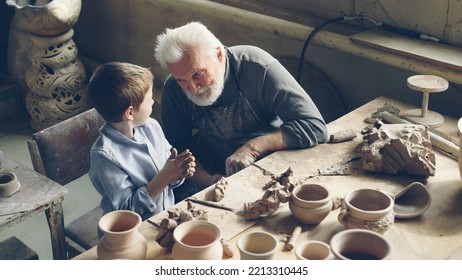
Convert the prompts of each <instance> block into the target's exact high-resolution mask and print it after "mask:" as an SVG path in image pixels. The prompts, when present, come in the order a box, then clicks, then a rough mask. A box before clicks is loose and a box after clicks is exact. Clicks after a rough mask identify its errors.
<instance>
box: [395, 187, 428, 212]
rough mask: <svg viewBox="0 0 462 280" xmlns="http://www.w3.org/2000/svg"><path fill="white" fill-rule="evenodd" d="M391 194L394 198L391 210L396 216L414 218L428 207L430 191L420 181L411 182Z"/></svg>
mask: <svg viewBox="0 0 462 280" xmlns="http://www.w3.org/2000/svg"><path fill="white" fill-rule="evenodd" d="M393 195H394V198H395V204H394V207H393V211H394V212H395V216H396V218H414V217H417V216H420V215H422V214H423V213H424V212H425V211H427V209H428V207H430V203H431V196H430V192H429V191H428V189H427V187H426V186H425V185H423V184H422V183H420V182H413V183H411V184H409V185H408V186H406V187H405V188H404V189H403V190H401V191H400V192H398V193H396V194H393Z"/></svg>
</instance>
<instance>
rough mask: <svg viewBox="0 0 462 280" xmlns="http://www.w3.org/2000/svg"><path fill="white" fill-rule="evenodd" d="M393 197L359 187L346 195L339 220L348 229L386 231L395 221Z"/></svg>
mask: <svg viewBox="0 0 462 280" xmlns="http://www.w3.org/2000/svg"><path fill="white" fill-rule="evenodd" d="M393 206H394V201H393V197H392V196H391V195H389V194H386V193H384V192H382V191H380V190H376V189H358V190H354V191H351V192H349V193H347V194H346V195H345V198H344V199H343V204H342V208H341V210H340V213H339V215H338V221H339V222H340V223H341V224H343V225H344V226H345V227H346V228H347V229H355V228H357V229H367V230H371V231H374V232H377V233H384V232H385V231H387V230H388V229H389V228H390V227H391V226H392V225H393V223H394V220H395V213H394V211H393Z"/></svg>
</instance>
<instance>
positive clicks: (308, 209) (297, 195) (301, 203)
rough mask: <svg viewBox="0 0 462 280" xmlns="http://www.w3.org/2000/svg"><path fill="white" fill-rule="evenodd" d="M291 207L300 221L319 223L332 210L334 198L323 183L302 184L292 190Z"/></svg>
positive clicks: (312, 223) (307, 223)
mask: <svg viewBox="0 0 462 280" xmlns="http://www.w3.org/2000/svg"><path fill="white" fill-rule="evenodd" d="M289 209H290V211H291V212H292V215H293V216H294V218H295V219H296V220H297V221H298V222H300V223H302V224H306V225H315V224H319V223H320V222H321V221H322V220H324V219H325V218H326V217H327V215H328V214H329V213H330V211H331V210H332V198H331V197H330V194H329V191H328V190H327V189H326V188H324V187H323V186H321V185H316V184H305V185H301V186H298V187H296V188H295V189H294V190H293V191H292V195H291V197H290V200H289Z"/></svg>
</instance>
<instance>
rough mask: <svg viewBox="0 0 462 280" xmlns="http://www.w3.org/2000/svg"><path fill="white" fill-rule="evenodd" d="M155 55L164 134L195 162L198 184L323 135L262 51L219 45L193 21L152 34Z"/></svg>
mask: <svg viewBox="0 0 462 280" xmlns="http://www.w3.org/2000/svg"><path fill="white" fill-rule="evenodd" d="M155 58H156V60H157V61H158V62H159V63H160V65H161V66H162V67H163V68H165V69H168V70H169V72H170V76H169V77H168V78H167V80H166V81H165V84H164V87H163V90H162V100H161V110H162V112H161V116H162V123H163V128H164V132H165V135H166V137H167V139H168V140H169V141H170V143H171V144H172V145H173V146H174V147H176V148H177V149H178V150H179V151H182V150H185V149H190V150H191V151H192V152H193V153H194V155H195V157H196V159H197V166H196V173H195V174H194V176H193V177H192V178H191V180H192V181H193V182H195V183H196V184H197V185H198V186H199V188H205V187H207V186H209V185H211V184H213V183H215V182H216V181H217V180H218V179H219V178H221V177H222V175H226V176H228V175H231V174H233V173H235V172H238V171H239V170H241V169H243V168H245V167H247V166H249V165H251V164H252V163H254V162H255V161H256V160H258V159H260V158H262V157H264V156H265V155H268V154H269V153H271V152H274V151H278V150H282V149H302V148H308V147H312V146H315V145H317V144H319V143H323V142H325V141H326V140H327V129H326V124H325V121H324V119H323V117H322V116H321V114H320V112H319V110H318V108H317V107H316V105H315V104H314V103H313V101H312V100H311V98H310V96H309V95H308V94H307V93H306V92H305V90H304V89H303V88H302V87H301V86H300V85H299V84H298V83H297V81H296V80H295V79H294V78H293V76H292V75H291V74H290V73H289V72H288V71H287V70H286V69H285V68H284V67H283V66H282V65H281V64H280V63H279V61H278V60H277V59H275V58H274V57H272V56H271V55H270V54H268V53H267V52H265V51H264V50H262V49H260V48H257V47H254V46H244V45H241V46H233V47H225V46H223V44H222V43H221V42H220V41H219V40H218V39H217V38H216V37H215V36H214V35H213V33H211V32H210V31H209V30H208V29H207V27H205V26H204V25H203V24H201V23H199V22H191V23H188V24H186V25H184V26H181V27H178V28H175V29H169V28H167V29H166V30H165V32H164V33H163V34H161V35H159V36H157V40H156V47H155Z"/></svg>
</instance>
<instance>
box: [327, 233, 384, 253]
mask: <svg viewBox="0 0 462 280" xmlns="http://www.w3.org/2000/svg"><path fill="white" fill-rule="evenodd" d="M330 248H331V250H332V253H333V254H334V255H335V258H336V259H339V260H383V259H390V258H391V254H392V246H391V243H390V242H389V241H388V240H387V239H386V238H385V237H383V236H382V235H380V234H378V233H376V232H373V231H370V230H365V229H347V230H344V231H341V232H339V233H337V234H335V235H334V236H333V237H332V239H331V240H330Z"/></svg>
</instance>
